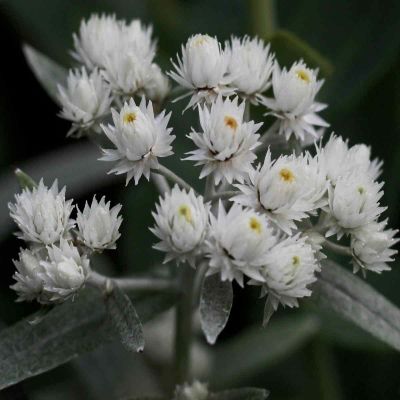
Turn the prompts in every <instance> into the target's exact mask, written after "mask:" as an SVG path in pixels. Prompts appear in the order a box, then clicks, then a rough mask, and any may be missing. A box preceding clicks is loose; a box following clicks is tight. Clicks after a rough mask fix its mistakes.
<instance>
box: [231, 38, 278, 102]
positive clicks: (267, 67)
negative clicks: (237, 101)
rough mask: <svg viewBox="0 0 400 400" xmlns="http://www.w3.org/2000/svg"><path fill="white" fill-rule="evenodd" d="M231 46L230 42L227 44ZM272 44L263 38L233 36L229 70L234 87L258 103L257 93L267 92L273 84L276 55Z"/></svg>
mask: <svg viewBox="0 0 400 400" xmlns="http://www.w3.org/2000/svg"><path fill="white" fill-rule="evenodd" d="M227 46H229V44H227ZM269 50H270V45H269V44H268V45H265V44H264V42H263V40H261V39H258V38H253V39H251V38H250V37H248V36H245V37H244V38H242V39H239V38H236V37H232V39H231V45H230V55H231V58H230V61H229V66H228V72H229V73H230V75H231V76H232V77H233V80H232V82H231V85H232V87H234V88H236V89H237V90H238V92H239V93H240V94H241V95H242V96H244V97H245V98H249V99H250V100H251V101H252V102H253V103H255V104H257V102H258V99H257V97H256V95H257V94H261V93H263V92H265V91H266V90H267V89H268V88H269V87H270V85H271V81H270V77H271V72H272V67H273V60H274V55H273V54H271V53H270V51H269Z"/></svg>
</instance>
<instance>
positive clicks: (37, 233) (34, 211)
mask: <svg viewBox="0 0 400 400" xmlns="http://www.w3.org/2000/svg"><path fill="white" fill-rule="evenodd" d="M8 207H9V209H10V215H11V217H12V218H13V220H14V222H15V223H16V224H17V225H18V228H19V229H20V232H18V233H17V236H18V237H19V238H20V239H23V240H25V241H27V242H33V243H39V244H43V245H49V244H53V243H56V242H58V241H60V240H61V239H62V238H64V237H66V236H67V234H68V232H69V230H70V229H71V228H72V227H73V226H74V221H73V220H71V219H70V215H71V212H72V210H73V208H74V207H73V205H72V200H68V201H66V200H65V187H64V188H63V189H62V190H61V191H60V192H59V190H58V183H57V180H56V181H54V183H53V185H52V186H51V188H50V189H49V188H48V187H47V186H45V185H44V183H43V179H42V180H41V181H40V182H39V185H38V186H37V187H35V188H33V189H32V190H29V189H24V190H23V191H22V193H20V194H16V195H15V204H12V203H9V205H8Z"/></svg>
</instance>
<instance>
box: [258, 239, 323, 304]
mask: <svg viewBox="0 0 400 400" xmlns="http://www.w3.org/2000/svg"><path fill="white" fill-rule="evenodd" d="M317 271H319V263H318V261H317V259H316V258H315V255H314V249H313V248H312V246H311V245H310V244H308V243H307V242H306V238H305V237H299V235H297V236H292V237H288V238H286V239H284V240H282V241H281V242H279V243H278V244H277V245H275V246H274V247H272V249H270V251H269V252H268V254H267V255H266V260H265V265H264V266H263V268H262V269H261V275H262V277H263V278H264V281H261V282H260V281H257V280H254V279H253V280H252V281H251V282H250V283H251V284H255V285H261V286H262V289H261V290H262V291H261V294H262V295H263V296H264V295H268V296H269V301H270V302H271V303H272V306H273V308H274V310H276V309H277V308H278V305H279V304H282V305H284V306H289V307H297V306H298V299H299V298H302V297H306V296H310V295H311V290H310V288H309V285H310V284H312V283H313V282H315V281H316V280H317V278H316V276H315V273H316V272H317Z"/></svg>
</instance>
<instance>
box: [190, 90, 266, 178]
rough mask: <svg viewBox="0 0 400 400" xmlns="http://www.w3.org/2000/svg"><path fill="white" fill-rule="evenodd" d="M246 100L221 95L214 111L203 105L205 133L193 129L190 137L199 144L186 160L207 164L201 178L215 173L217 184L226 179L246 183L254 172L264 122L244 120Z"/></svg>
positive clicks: (213, 108)
mask: <svg viewBox="0 0 400 400" xmlns="http://www.w3.org/2000/svg"><path fill="white" fill-rule="evenodd" d="M244 108H245V102H242V104H240V105H238V98H237V97H235V98H234V99H233V100H230V99H229V98H226V99H225V101H223V100H222V97H221V96H218V98H217V100H216V102H215V103H213V104H212V105H211V110H209V109H208V107H207V105H204V107H203V108H202V107H201V106H199V118H200V125H201V129H202V130H203V132H201V133H200V132H194V131H192V132H191V133H190V134H189V135H188V137H189V138H190V139H192V140H193V142H194V143H195V144H196V146H197V147H198V149H197V150H193V151H190V152H189V153H188V154H190V156H189V157H187V158H186V160H194V161H197V163H196V165H204V167H203V169H202V171H201V174H200V178H203V177H205V176H207V175H209V174H211V173H213V174H214V181H215V184H218V183H219V182H220V181H221V180H222V179H223V178H224V179H226V180H227V181H228V182H229V183H232V181H233V180H237V181H239V182H243V178H244V177H245V176H246V175H247V174H248V173H249V172H250V171H251V169H252V168H251V163H252V162H253V161H254V160H255V159H256V158H257V157H256V155H255V154H254V152H253V150H254V149H255V148H256V147H257V146H258V145H259V142H258V138H259V137H260V135H259V134H256V132H257V130H258V129H259V128H260V127H261V125H262V123H259V124H255V123H254V122H253V121H250V122H244V121H243V113H244Z"/></svg>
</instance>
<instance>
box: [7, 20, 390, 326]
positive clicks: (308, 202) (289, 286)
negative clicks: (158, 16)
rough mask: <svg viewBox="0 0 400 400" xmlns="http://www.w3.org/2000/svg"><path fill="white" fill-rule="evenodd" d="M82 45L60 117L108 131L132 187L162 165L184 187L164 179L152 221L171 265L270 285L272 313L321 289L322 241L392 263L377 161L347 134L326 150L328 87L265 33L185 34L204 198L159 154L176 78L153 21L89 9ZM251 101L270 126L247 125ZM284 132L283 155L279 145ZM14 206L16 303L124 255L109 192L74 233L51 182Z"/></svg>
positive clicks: (266, 291) (184, 78)
mask: <svg viewBox="0 0 400 400" xmlns="http://www.w3.org/2000/svg"><path fill="white" fill-rule="evenodd" d="M74 45H75V50H74V52H73V56H74V58H75V59H76V60H77V61H79V63H81V64H82V65H83V66H81V68H80V69H76V70H74V71H72V72H71V73H70V75H69V77H68V82H67V87H66V88H63V87H62V86H60V87H59V92H60V102H61V103H62V105H63V110H62V113H61V115H62V116H63V117H64V118H67V119H69V120H70V121H72V123H73V127H72V129H73V131H74V132H75V131H78V132H82V130H85V129H91V130H95V131H98V132H103V133H104V136H105V137H104V138H103V139H105V140H108V144H104V141H103V144H102V147H103V149H102V151H103V156H102V158H101V160H103V161H109V162H114V163H115V164H114V167H113V169H112V170H111V171H109V173H115V174H118V175H119V174H126V184H128V183H129V181H130V180H131V179H132V178H133V180H134V182H135V184H138V183H139V181H140V178H141V177H142V176H144V177H145V178H146V179H147V180H149V179H150V176H151V173H152V172H153V173H154V172H155V173H157V174H159V175H164V177H166V178H167V179H169V180H172V181H174V182H175V183H177V185H175V186H174V187H173V188H172V189H170V188H169V186H168V184H167V182H166V181H165V182H164V183H165V185H164V184H163V185H162V190H161V196H160V199H159V202H158V204H156V207H155V208H156V209H155V212H153V217H154V222H155V224H154V226H153V227H152V228H150V230H151V231H152V232H153V234H154V235H155V236H156V237H157V238H158V240H159V241H158V243H156V244H155V245H154V246H153V247H154V248H155V249H157V250H159V251H161V252H163V253H165V259H164V262H165V263H168V262H171V261H174V262H176V263H178V264H179V263H181V262H186V263H188V264H190V265H191V266H192V267H194V268H196V267H198V266H199V265H200V264H201V265H204V264H206V266H207V271H206V273H207V275H211V274H219V276H220V278H221V280H223V281H230V282H233V281H236V282H237V283H238V284H239V285H241V286H244V285H245V284H249V285H257V286H260V287H261V294H262V296H264V295H266V296H268V297H267V302H266V315H265V317H266V319H269V317H270V315H271V313H272V312H273V311H275V310H276V309H277V307H278V305H279V304H282V305H283V306H288V307H295V306H298V299H300V298H303V297H306V296H310V295H311V293H312V284H313V283H314V282H315V281H316V280H317V279H318V274H319V272H320V270H321V268H322V263H321V261H322V260H323V259H324V258H325V254H324V253H323V251H325V250H326V249H331V250H332V249H334V248H336V249H338V248H340V249H341V250H342V252H343V253H344V254H348V255H349V254H351V255H352V262H353V265H354V271H355V272H357V271H358V270H360V269H361V270H362V272H363V273H365V271H366V270H370V271H375V272H381V271H384V270H388V269H390V268H389V266H388V262H390V261H392V260H393V256H394V254H395V253H396V251H395V250H394V249H393V245H394V244H395V243H396V242H397V241H398V239H397V238H396V233H397V231H395V230H391V229H387V228H386V224H387V221H383V222H382V221H380V217H381V214H382V212H383V211H384V210H385V207H382V206H381V204H380V200H381V198H382V196H383V190H382V187H383V183H382V182H379V181H378V178H379V175H380V172H381V166H382V163H381V162H379V161H378V160H371V154H370V153H371V151H370V148H369V147H367V146H366V145H364V144H360V145H355V146H349V144H348V143H347V142H345V141H343V139H342V138H341V137H340V136H335V135H332V136H331V137H330V138H329V140H327V142H326V143H325V144H324V145H323V137H322V135H323V133H324V131H325V129H326V128H327V127H328V126H329V124H328V123H327V122H326V121H325V120H323V119H322V118H321V117H320V116H319V112H320V111H322V110H323V109H324V108H326V104H322V103H320V102H318V101H317V99H316V97H317V95H318V93H319V91H320V89H321V87H322V85H323V83H324V80H323V79H319V78H318V70H316V69H312V68H310V67H308V66H307V65H306V64H305V63H304V61H303V60H299V61H297V62H295V63H294V64H293V65H292V66H290V67H289V68H287V67H281V66H280V65H279V63H278V60H277V59H276V57H275V55H274V54H273V53H272V52H271V50H270V45H269V44H268V43H264V41H263V40H261V39H259V38H257V37H254V38H251V37H248V36H245V37H243V38H237V37H232V38H231V39H230V40H229V41H226V42H225V43H224V44H221V43H220V42H219V41H218V39H217V38H215V37H211V36H209V35H204V34H196V35H193V36H191V37H190V38H189V39H188V41H187V42H186V43H185V44H184V45H183V46H182V52H181V55H178V56H177V58H176V61H172V64H173V70H172V71H170V72H169V73H168V75H169V76H170V77H171V78H172V79H173V80H174V81H176V82H177V83H178V85H180V86H181V87H183V88H184V90H185V93H184V94H183V95H182V96H181V97H180V98H184V97H186V96H190V100H189V102H188V105H187V107H186V109H188V108H191V107H193V108H197V112H198V117H199V124H198V127H196V128H192V130H191V132H190V133H188V134H187V138H189V139H190V140H191V142H192V143H193V144H194V146H195V148H194V149H192V150H191V151H189V152H188V153H186V154H187V156H186V158H185V159H184V160H190V161H194V162H195V163H196V165H200V166H202V170H201V172H200V174H199V178H200V179H201V178H207V179H206V184H205V187H206V190H205V193H204V194H203V195H200V194H198V193H197V192H196V191H195V190H194V189H191V187H190V185H189V184H187V183H186V182H185V181H183V180H182V179H181V178H180V177H179V176H177V175H176V174H175V173H173V172H172V171H169V170H168V169H167V168H166V167H165V166H163V165H162V164H161V162H160V159H161V158H163V157H167V156H170V155H172V154H173V149H172V142H173V141H174V139H175V136H174V135H172V133H171V132H172V128H169V127H168V124H169V120H170V117H171V113H166V112H165V111H161V110H162V109H163V107H162V105H163V103H162V101H163V99H164V98H165V96H166V94H167V93H168V91H169V84H168V80H167V78H166V77H165V75H164V74H163V73H162V71H161V69H160V67H159V66H158V65H157V64H155V63H154V57H155V42H154V40H153V39H152V29H151V28H150V27H145V26H144V25H143V24H142V23H141V22H140V21H138V20H134V21H132V22H130V23H127V22H126V21H123V20H117V19H116V18H115V16H97V15H94V16H92V17H91V18H90V19H89V20H87V21H83V22H82V24H81V27H80V30H79V33H78V34H75V35H74ZM87 71H89V72H87ZM135 96H136V97H139V98H141V100H140V103H139V102H138V101H137V99H135ZM153 102H155V103H157V104H156V107H153ZM254 107H259V108H261V110H262V112H261V113H259V114H258V115H261V114H263V113H264V115H265V116H269V117H268V119H266V121H264V122H255V121H253V120H252V118H251V108H254ZM186 109H185V110H186ZM196 114H197V113H196ZM106 117H107V118H108V120H107V121H105V118H106ZM271 118H273V119H274V120H273V121H271ZM111 120H112V122H111ZM106 122H107V123H106ZM266 123H267V124H268V125H269V126H267V129H266V130H264V131H263V130H262V127H263V126H265V125H266ZM277 138H279V139H280V140H279V142H280V144H281V145H282V143H283V146H284V147H282V148H281V150H282V149H283V154H276V152H275V149H274V148H273V146H272V144H273V143H276V142H277V140H276V139H277ZM268 144H270V145H271V146H270V147H269V146H268ZM311 144H313V145H314V147H313V148H311V149H310V150H309V151H305V150H304V149H303V148H304V147H306V146H309V145H311ZM10 209H11V215H12V217H13V218H14V219H15V221H16V223H17V224H18V226H19V228H20V230H21V232H20V233H19V237H21V238H22V239H24V240H25V241H27V242H28V243H30V244H31V247H30V249H29V250H23V251H21V255H20V260H19V261H17V262H16V266H17V269H18V272H17V273H16V279H17V284H16V285H14V287H15V289H16V290H17V291H18V292H19V294H20V298H21V299H27V300H29V299H32V298H37V299H39V301H41V302H46V301H49V300H48V299H51V300H50V301H56V300H58V299H63V298H65V297H67V296H70V295H71V293H73V292H74V291H75V290H76V288H79V287H80V286H82V284H83V283H84V281H85V276H86V275H87V270H88V261H87V254H89V253H90V251H98V252H99V251H103V250H104V249H110V248H115V243H116V240H117V239H118V238H119V232H118V230H119V227H120V224H121V218H120V217H118V213H119V211H120V206H116V207H114V208H112V209H111V208H110V204H109V203H106V202H105V200H104V198H102V199H101V200H100V202H98V201H97V200H96V199H94V200H93V202H92V205H91V206H89V205H88V204H86V206H85V208H84V210H83V212H80V211H79V210H78V215H77V220H76V225H77V230H76V231H75V230H74V229H73V228H74V226H75V221H72V220H71V219H70V214H71V211H72V205H71V202H68V201H65V198H64V191H62V192H58V190H57V186H53V187H52V188H51V189H47V188H46V187H45V186H44V185H43V183H42V182H41V183H40V185H39V187H38V188H37V189H34V190H33V191H27V190H25V191H24V192H23V194H22V195H20V196H19V195H17V203H16V204H15V205H12V206H10ZM333 235H336V237H337V241H338V242H332V241H331V239H328V237H331V236H333ZM334 240H336V239H334ZM40 246H41V247H40ZM73 246H75V247H73ZM37 248H39V250H36V249H37ZM82 248H83V249H86V250H87V249H89V250H90V251H82ZM43 252H44V253H46V254H45V255H43ZM43 257H44V258H43ZM63 257H64V258H63ZM64 259H65V260H66V261H62V260H64ZM72 271H74V274H73V273H72ZM43 276H46V279H43ZM27 287H29V288H30V290H25V289H24V288H27ZM49 287H51V288H53V290H50V289H49ZM54 288H56V289H54Z"/></svg>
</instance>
